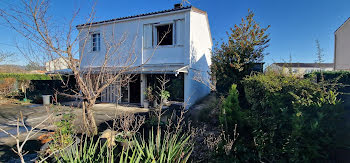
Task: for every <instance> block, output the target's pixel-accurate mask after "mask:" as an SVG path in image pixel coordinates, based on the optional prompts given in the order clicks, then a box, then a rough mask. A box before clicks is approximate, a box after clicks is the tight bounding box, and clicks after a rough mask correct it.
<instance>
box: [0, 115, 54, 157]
mask: <svg viewBox="0 0 350 163" xmlns="http://www.w3.org/2000/svg"><path fill="white" fill-rule="evenodd" d="M51 117H52V114H49V115H48V116H47V117H46V118H45V119H44V120H43V121H42V122H40V123H38V124H37V125H35V126H33V127H28V126H27V125H26V123H25V120H24V118H23V115H22V112H21V113H20V117H19V118H18V119H17V123H16V126H17V127H16V133H15V134H12V133H10V132H8V131H6V130H4V129H2V128H0V131H1V132H3V133H5V134H7V135H8V136H10V137H12V138H13V139H14V140H15V141H16V148H12V151H13V152H14V153H16V154H17V155H18V157H19V158H20V160H21V162H22V163H25V160H24V155H26V154H27V153H28V152H26V151H24V149H23V148H24V145H25V144H26V143H27V141H29V140H31V139H32V138H34V137H35V136H36V135H38V134H39V133H40V132H41V131H42V130H41V129H38V128H39V127H42V125H43V123H45V122H46V121H48V120H49V119H50V118H51ZM20 127H22V128H24V129H25V132H21V131H20ZM23 134H24V135H23ZM22 137H24V140H23V141H22V142H21V138H22ZM50 156H51V155H50ZM47 158H48V157H47ZM47 158H44V159H43V160H42V161H40V162H43V161H45V160H46V159H47Z"/></svg>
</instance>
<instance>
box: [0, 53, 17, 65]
mask: <svg viewBox="0 0 350 163" xmlns="http://www.w3.org/2000/svg"><path fill="white" fill-rule="evenodd" d="M14 55H15V54H14V53H11V52H4V51H0V63H3V62H6V61H9V59H10V58H11V57H13V56H14Z"/></svg>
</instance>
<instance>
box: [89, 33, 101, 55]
mask: <svg viewBox="0 0 350 163" xmlns="http://www.w3.org/2000/svg"><path fill="white" fill-rule="evenodd" d="M100 36H101V35H100V33H93V34H92V35H91V37H92V51H100V50H101V37H100Z"/></svg>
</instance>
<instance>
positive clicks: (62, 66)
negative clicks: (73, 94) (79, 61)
mask: <svg viewBox="0 0 350 163" xmlns="http://www.w3.org/2000/svg"><path fill="white" fill-rule="evenodd" d="M45 69H46V71H48V72H55V71H59V70H67V69H69V67H68V64H67V62H66V61H65V58H63V57H59V58H56V59H53V60H51V61H48V62H45Z"/></svg>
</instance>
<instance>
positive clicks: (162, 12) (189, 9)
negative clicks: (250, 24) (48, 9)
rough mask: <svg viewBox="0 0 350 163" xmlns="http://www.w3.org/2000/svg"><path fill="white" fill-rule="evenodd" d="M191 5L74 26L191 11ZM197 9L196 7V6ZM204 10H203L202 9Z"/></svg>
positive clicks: (80, 26) (91, 25)
mask: <svg viewBox="0 0 350 163" xmlns="http://www.w3.org/2000/svg"><path fill="white" fill-rule="evenodd" d="M192 8H193V7H192V6H187V7H183V8H180V9H170V10H164V11H159V12H151V13H146V14H140V15H134V16H128V17H121V18H116V19H110V20H104V21H98V22H92V23H86V24H79V25H77V26H76V28H77V29H84V28H88V27H95V26H100V25H105V24H112V23H119V22H124V21H132V20H138V19H141V18H142V19H144V18H151V17H157V16H163V15H170V14H174V13H181V12H186V11H191V10H192ZM196 9H197V8H196ZM197 10H198V11H202V10H200V9H197ZM202 12H205V11H202Z"/></svg>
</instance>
